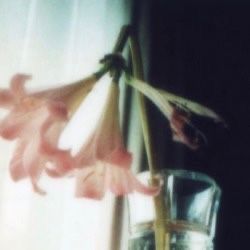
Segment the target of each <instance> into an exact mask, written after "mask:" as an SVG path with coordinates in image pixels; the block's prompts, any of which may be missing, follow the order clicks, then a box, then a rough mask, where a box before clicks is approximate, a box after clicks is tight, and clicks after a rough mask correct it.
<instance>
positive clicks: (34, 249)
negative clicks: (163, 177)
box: [0, 0, 129, 250]
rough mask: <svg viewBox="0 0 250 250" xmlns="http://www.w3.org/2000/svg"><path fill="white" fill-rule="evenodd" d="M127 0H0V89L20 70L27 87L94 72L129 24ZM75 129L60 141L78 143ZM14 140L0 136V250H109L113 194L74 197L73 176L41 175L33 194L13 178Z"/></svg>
mask: <svg viewBox="0 0 250 250" xmlns="http://www.w3.org/2000/svg"><path fill="white" fill-rule="evenodd" d="M128 2H129V1H126V0H117V1H115V0H113V1H111V0H106V1H105V0H91V1H88V0H1V1H0V68H1V74H0V87H1V88H4V87H8V84H9V79H10V78H11V76H12V75H14V74H15V73H17V72H24V73H28V74H31V75H32V76H33V78H32V81H30V82H29V83H28V84H29V87H30V88H38V87H39V88H40V87H44V86H45V85H46V86H53V84H56V85H58V82H62V83H63V82H65V83H67V82H70V81H72V80H76V79H80V78H82V77H84V76H86V75H88V74H89V73H92V72H93V71H94V70H95V69H96V66H97V64H98V60H99V59H100V58H102V56H103V55H104V54H105V53H107V52H110V51H111V49H112V46H113V44H114V42H115V40H116V36H117V34H118V33H119V30H120V27H121V26H122V25H123V24H124V23H127V21H128V18H129V15H128V11H127V10H128V9H129V6H128ZM104 81H105V80H104ZM95 99H96V100H97V101H98V100H99V99H101V96H97V97H95ZM97 106H98V104H97ZM1 115H4V113H3V112H2V113H1ZM82 127H83V126H82ZM80 129H81V128H80V127H79V130H80ZM79 133H80V132H79V131H77V134H74V131H73V130H72V129H71V130H70V129H69V135H70V136H68V137H67V136H66V137H65V138H64V144H65V147H66V146H67V143H68V144H71V145H74V144H77V139H78V138H79V136H78V135H79ZM62 141H63V139H62ZM14 146H15V142H11V143H10V142H6V141H4V140H1V141H0V249H3V250H45V249H46V250H72V249H74V250H105V249H106V250H109V249H110V245H109V240H110V237H111V235H110V230H109V229H110V222H111V217H112V203H111V200H112V199H111V198H110V197H109V196H107V197H105V199H104V201H102V202H97V201H91V200H88V199H76V198H74V195H73V194H74V190H73V189H74V180H73V179H64V180H52V181H51V180H49V179H46V178H43V179H42V186H43V187H44V188H45V189H46V190H47V192H48V194H47V196H45V197H40V196H39V195H37V194H34V193H33V192H32V191H31V187H30V185H29V182H28V181H21V182H18V183H13V182H12V180H11V179H10V176H9V172H8V163H9V160H10V158H11V155H12V152H13V149H14Z"/></svg>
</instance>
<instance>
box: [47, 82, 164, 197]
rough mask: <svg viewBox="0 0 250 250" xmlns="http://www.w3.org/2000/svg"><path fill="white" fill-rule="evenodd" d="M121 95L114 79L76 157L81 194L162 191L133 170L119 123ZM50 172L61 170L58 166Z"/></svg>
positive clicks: (53, 173)
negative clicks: (87, 137) (139, 176)
mask: <svg viewBox="0 0 250 250" xmlns="http://www.w3.org/2000/svg"><path fill="white" fill-rule="evenodd" d="M118 95H119V93H118V86H117V84H116V83H111V85H110V87H109V95H108V98H107V102H106V104H105V106H104V107H103V112H102V114H101V117H100V118H99V122H98V124H97V127H96V128H95V130H94V132H93V134H92V135H91V136H90V137H89V139H88V141H87V142H86V144H84V145H83V146H82V147H81V149H80V151H79V152H78V153H77V154H76V156H75V157H74V159H75V164H76V166H75V167H76V171H75V175H76V196H78V197H88V198H93V199H101V198H103V196H104V194H105V192H106V191H107V190H110V191H111V192H112V193H114V194H116V195H124V194H127V193H131V192H133V191H138V192H142V193H145V194H148V195H154V194H157V193H158V191H159V188H158V187H148V186H145V185H143V184H142V183H140V182H139V181H138V180H137V179H136V177H135V176H134V175H133V174H132V173H131V170H130V166H131V161H132V156H131V154H130V153H129V152H127V150H126V149H125V147H124V145H123V140H122V136H121V132H120V127H119V110H118V98H119V97H118ZM49 174H50V175H51V176H60V174H62V173H58V172H57V169H56V168H55V169H54V170H52V169H51V170H49Z"/></svg>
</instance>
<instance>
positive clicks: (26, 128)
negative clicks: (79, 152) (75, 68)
mask: <svg viewBox="0 0 250 250" xmlns="http://www.w3.org/2000/svg"><path fill="white" fill-rule="evenodd" d="M28 79H30V76H28V75H22V74H17V75H15V76H14V77H13V78H12V80H11V86H10V89H9V90H3V89H1V90H0V107H3V108H6V109H9V114H8V115H7V116H6V117H5V118H4V119H3V120H2V121H1V122H0V135H1V136H2V137H3V138H5V139H8V140H13V139H17V146H16V149H15V152H14V154H13V157H12V159H11V162H10V173H11V176H12V178H13V179H14V180H16V181H17V180H20V179H23V178H26V177H29V178H30V179H31V183H32V186H33V189H34V190H35V191H37V192H39V193H41V194H43V193H44V191H43V190H42V189H41V188H39V187H38V185H37V182H38V180H39V178H40V176H41V174H42V173H43V170H44V169H45V168H47V167H48V166H54V167H57V168H58V169H61V171H69V170H70V169H73V167H74V161H73V159H72V157H71V155H70V152H69V151H68V150H61V149H59V148H58V139H59V136H60V133H61V131H62V130H63V128H64V126H65V124H66V122H67V121H68V119H69V115H70V114H71V113H72V112H73V111H74V109H75V108H76V106H77V105H78V104H79V102H80V100H79V99H81V100H82V99H83V97H84V94H85V95H86V94H87V93H88V92H89V89H90V88H92V87H93V84H94V83H95V82H96V79H94V77H92V78H91V77H90V78H88V79H87V80H84V81H79V82H77V83H75V84H72V85H69V86H65V87H60V88H54V89H51V90H47V91H42V92H37V93H27V91H26V90H25V88H24V84H25V82H26V80H28ZM82 86H85V87H82ZM79 95H81V98H77V97H80V96H79Z"/></svg>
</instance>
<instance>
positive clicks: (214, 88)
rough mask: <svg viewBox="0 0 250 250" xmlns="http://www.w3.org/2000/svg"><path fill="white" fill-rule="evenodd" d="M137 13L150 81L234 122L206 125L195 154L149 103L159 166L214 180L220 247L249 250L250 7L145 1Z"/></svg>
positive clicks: (248, 4)
mask: <svg viewBox="0 0 250 250" xmlns="http://www.w3.org/2000/svg"><path fill="white" fill-rule="evenodd" d="M201 2H202V3H201ZM133 9H134V12H133V20H134V21H133V22H134V25H135V26H136V27H137V31H138V34H139V36H140V38H141V43H142V45H143V52H144V53H143V54H144V62H145V64H146V72H147V80H148V81H150V82H151V83H152V84H153V85H155V86H157V87H160V88H165V89H168V90H170V91H172V92H174V93H176V94H179V95H182V96H185V97H187V98H190V99H192V100H195V101H197V102H200V103H202V104H204V105H206V106H208V107H210V108H212V109H213V110H215V111H216V112H217V113H219V114H220V115H221V116H222V117H223V118H224V119H225V120H226V121H227V124H228V129H225V128H223V127H222V126H215V125H214V124H213V123H211V122H207V123H202V122H201V127H202V131H203V132H205V133H206V135H207V138H208V145H207V146H206V147H203V148H201V149H200V150H198V151H195V152H194V151H191V150H189V149H188V148H187V147H185V146H184V145H181V144H178V143H175V142H172V141H171V133H170V130H169V127H168V126H169V125H168V123H167V121H166V119H165V118H164V117H163V116H162V115H161V114H160V112H159V111H158V110H157V109H156V108H155V107H154V106H153V105H150V104H149V106H150V107H149V108H150V116H151V119H152V121H153V122H152V124H151V126H152V128H153V131H154V144H155V149H156V152H157V156H158V161H159V162H158V165H159V166H161V168H185V169H190V170H196V171H202V172H204V173H207V174H208V175H210V176H212V177H213V178H214V179H215V180H216V181H217V182H218V184H219V185H220V187H221V188H222V192H223V193H222V200H221V207H220V211H219V216H218V224H217V232H216V240H215V245H216V249H219V250H230V249H233V250H237V249H250V202H249V201H250V198H249V197H250V178H249V174H250V166H249V165H250V164H249V162H250V143H249V140H250V105H249V102H250V90H249V86H250V2H247V1H225V2H222V1H191V0H189V1H178V0H162V1H160V0H158V1H145V0H144V1H134V7H133Z"/></svg>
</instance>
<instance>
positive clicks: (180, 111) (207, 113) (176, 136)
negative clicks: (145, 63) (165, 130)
mask: <svg viewBox="0 0 250 250" xmlns="http://www.w3.org/2000/svg"><path fill="white" fill-rule="evenodd" d="M126 77H127V82H128V84H130V85H131V86H133V87H134V88H135V89H137V90H138V91H140V92H141V93H143V94H144V95H145V96H147V97H148V98H149V99H150V100H151V101H152V102H153V103H154V104H155V105H156V106H157V107H158V108H159V109H160V110H161V111H162V113H163V114H164V115H165V116H166V118H167V119H168V120H169V123H170V128H171V130H172V133H173V140H175V141H178V142H181V143H184V144H185V145H187V146H188V147H189V148H191V149H194V150H195V149H197V148H198V147H199V146H200V145H201V144H202V143H206V137H205V135H204V134H203V133H202V132H201V131H200V130H199V129H198V128H197V127H196V126H195V125H194V124H193V123H192V120H191V116H192V115H198V116H204V117H207V118H209V119H212V120H214V121H215V122H222V123H224V121H223V120H222V119H221V117H219V116H218V115H217V114H216V113H215V112H214V111H212V110H211V109H209V108H207V107H205V106H203V105H201V104H199V103H196V102H193V101H190V100H187V99H185V98H183V97H180V96H176V95H174V94H172V93H169V92H167V91H165V90H161V89H156V88H153V87H152V86H150V85H149V84H147V83H145V82H143V81H140V80H138V79H135V78H133V77H131V76H129V75H127V76H126Z"/></svg>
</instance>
